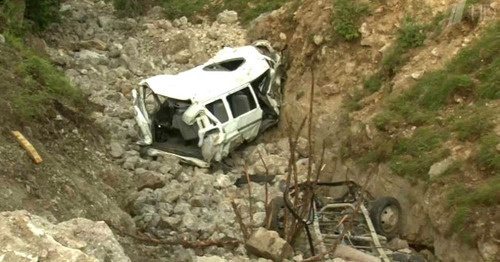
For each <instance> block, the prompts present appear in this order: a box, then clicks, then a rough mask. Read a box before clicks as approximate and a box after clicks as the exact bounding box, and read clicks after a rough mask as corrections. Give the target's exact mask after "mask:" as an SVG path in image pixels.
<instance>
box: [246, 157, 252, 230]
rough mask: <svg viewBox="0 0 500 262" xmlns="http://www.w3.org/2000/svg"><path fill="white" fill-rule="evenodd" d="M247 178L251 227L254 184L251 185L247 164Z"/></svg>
mask: <svg viewBox="0 0 500 262" xmlns="http://www.w3.org/2000/svg"><path fill="white" fill-rule="evenodd" d="M245 176H246V178H247V183H248V213H249V215H250V225H254V223H253V208H252V184H250V174H248V165H247V163H245Z"/></svg>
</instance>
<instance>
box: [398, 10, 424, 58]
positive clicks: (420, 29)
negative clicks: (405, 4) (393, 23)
mask: <svg viewBox="0 0 500 262" xmlns="http://www.w3.org/2000/svg"><path fill="white" fill-rule="evenodd" d="M425 30H426V26H424V25H422V24H418V23H416V22H415V20H414V19H413V18H411V17H409V16H407V17H405V19H404V21H403V25H402V26H401V28H399V29H398V31H397V39H396V44H397V45H398V46H400V47H401V48H402V49H404V50H408V49H410V48H415V47H419V46H421V45H423V44H424V40H425Z"/></svg>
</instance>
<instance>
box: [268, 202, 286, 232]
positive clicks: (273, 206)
mask: <svg viewBox="0 0 500 262" xmlns="http://www.w3.org/2000/svg"><path fill="white" fill-rule="evenodd" d="M284 209H285V200H284V199H283V197H280V196H279V197H275V198H273V199H272V200H271V202H270V203H269V205H267V216H266V219H265V220H264V226H265V227H266V228H267V229H269V230H273V231H276V232H278V234H279V235H280V236H283V228H281V225H280V220H281V219H282V218H281V217H280V213H281V211H283V210H284Z"/></svg>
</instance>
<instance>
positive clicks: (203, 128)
mask: <svg viewBox="0 0 500 262" xmlns="http://www.w3.org/2000/svg"><path fill="white" fill-rule="evenodd" d="M280 67H281V57H280V55H279V54H277V53H276V52H274V50H273V49H272V47H271V46H270V44H269V43H268V42H266V41H264V42H262V41H260V42H256V43H255V45H252V46H244V47H238V48H229V47H226V48H223V49H222V50H221V51H219V53H217V54H216V55H215V56H214V57H213V58H212V59H210V60H209V61H208V62H207V63H205V64H203V65H200V66H198V67H195V68H193V69H190V70H187V71H185V72H182V73H179V74H177V75H160V76H154V77H151V78H148V79H145V80H143V81H141V82H140V83H139V87H138V88H137V90H134V91H133V98H134V109H135V111H136V122H137V124H138V126H139V140H138V144H139V145H142V146H146V147H151V148H154V149H156V150H159V151H164V152H168V153H170V154H174V155H177V156H179V157H181V158H194V159H199V160H201V161H205V162H206V163H210V162H212V161H221V160H222V159H223V158H224V157H225V156H227V155H228V154H229V153H230V152H231V151H232V150H233V149H235V148H236V147H237V146H239V145H241V144H242V143H244V142H245V141H250V140H252V139H255V138H256V137H257V136H258V135H259V134H260V133H261V132H263V131H264V130H266V129H267V128H269V127H270V126H273V125H275V124H276V123H277V122H278V120H279V113H280V111H279V109H280V104H281V82H282V80H281V78H282V76H281V70H280Z"/></svg>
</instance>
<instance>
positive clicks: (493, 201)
mask: <svg viewBox="0 0 500 262" xmlns="http://www.w3.org/2000/svg"><path fill="white" fill-rule="evenodd" d="M448 204H449V205H450V206H453V207H455V208H456V212H455V216H454V217H453V220H452V225H451V231H454V232H456V231H459V232H460V234H459V235H460V236H462V237H463V238H466V239H469V238H470V237H471V236H470V235H468V234H463V233H462V232H464V231H463V230H462V229H463V228H464V226H465V225H466V222H467V220H468V219H469V217H470V215H471V209H472V208H474V207H477V206H495V205H498V204H500V176H496V177H492V178H489V179H487V180H486V181H484V182H483V183H482V184H480V185H478V186H475V187H472V188H466V187H465V186H463V185H462V184H458V185H456V186H455V187H454V188H453V190H452V191H451V192H450V194H449V195H448Z"/></svg>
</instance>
